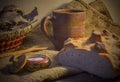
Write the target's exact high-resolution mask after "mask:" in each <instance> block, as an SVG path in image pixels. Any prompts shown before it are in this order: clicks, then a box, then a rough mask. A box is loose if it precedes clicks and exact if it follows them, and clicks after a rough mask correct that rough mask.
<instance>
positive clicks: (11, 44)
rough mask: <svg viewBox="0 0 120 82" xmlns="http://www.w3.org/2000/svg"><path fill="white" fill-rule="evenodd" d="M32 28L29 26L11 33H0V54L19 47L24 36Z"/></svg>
mask: <svg viewBox="0 0 120 82" xmlns="http://www.w3.org/2000/svg"><path fill="white" fill-rule="evenodd" d="M33 28H34V27H32V25H29V26H27V27H24V28H21V29H17V30H13V31H7V32H1V33H0V52H2V51H6V50H10V49H14V48H16V47H18V46H20V45H21V44H22V42H23V40H24V38H25V36H26V34H27V33H29V32H30V31H31V30H32V29H33Z"/></svg>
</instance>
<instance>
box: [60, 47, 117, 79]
mask: <svg viewBox="0 0 120 82" xmlns="http://www.w3.org/2000/svg"><path fill="white" fill-rule="evenodd" d="M58 61H59V63H60V64H61V65H63V66H70V67H74V68H79V69H81V70H84V71H86V72H88V73H91V74H94V75H97V76H99V77H102V78H114V77H115V74H114V71H113V67H112V65H111V63H110V62H109V61H108V60H107V59H106V58H104V57H102V56H100V55H99V54H98V53H95V52H92V51H88V50H85V49H76V48H75V47H72V46H69V47H65V48H64V49H62V51H60V53H59V54H58Z"/></svg>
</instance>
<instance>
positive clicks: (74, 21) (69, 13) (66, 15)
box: [41, 9, 86, 50]
mask: <svg viewBox="0 0 120 82" xmlns="http://www.w3.org/2000/svg"><path fill="white" fill-rule="evenodd" d="M85 18H86V13H85V12H84V11H81V10H70V9H58V10H54V11H53V16H52V17H51V16H47V17H45V18H44V19H43V20H42V23H41V24H42V26H41V30H42V31H43V33H44V34H45V35H46V37H48V38H49V39H50V40H51V41H52V43H53V44H54V45H55V48H56V49H57V50H60V49H61V48H62V47H63V44H64V41H65V40H66V39H68V38H75V39H77V38H82V37H83V36H84V33H85ZM48 20H51V21H52V23H53V36H52V35H50V33H48V31H47V27H46V24H47V21H48Z"/></svg>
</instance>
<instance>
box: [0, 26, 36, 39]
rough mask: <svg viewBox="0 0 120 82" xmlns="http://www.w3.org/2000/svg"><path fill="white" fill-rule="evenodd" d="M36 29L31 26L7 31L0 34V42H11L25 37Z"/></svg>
mask: <svg viewBox="0 0 120 82" xmlns="http://www.w3.org/2000/svg"><path fill="white" fill-rule="evenodd" d="M33 28H34V27H33V26H32V24H29V25H27V26H25V27H23V28H19V29H16V30H12V31H5V32H1V33H0V40H11V39H13V38H17V37H19V36H23V35H26V34H27V33H29V32H30V31H31V30H32V29H33Z"/></svg>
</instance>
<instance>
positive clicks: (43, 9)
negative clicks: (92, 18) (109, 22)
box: [0, 0, 120, 25]
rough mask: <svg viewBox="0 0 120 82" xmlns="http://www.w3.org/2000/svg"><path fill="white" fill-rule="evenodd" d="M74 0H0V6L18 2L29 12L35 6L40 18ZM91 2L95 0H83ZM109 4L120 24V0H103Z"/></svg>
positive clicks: (115, 20)
mask: <svg viewBox="0 0 120 82" xmlns="http://www.w3.org/2000/svg"><path fill="white" fill-rule="evenodd" d="M70 1H72V0H0V6H4V5H7V4H16V5H18V6H19V7H21V8H22V9H23V10H24V12H25V13H29V12H30V11H31V10H32V9H33V8H34V7H35V6H36V7H38V11H39V18H38V19H41V18H42V17H44V16H45V15H47V14H48V13H49V12H51V10H53V9H55V8H57V7H59V6H60V5H62V4H65V3H68V2H70ZM83 1H85V2H88V3H89V2H91V1H93V0H83ZM102 1H103V2H104V3H105V5H106V6H107V8H108V10H109V12H110V14H111V16H112V18H113V20H114V22H116V23H117V24H119V25H120V8H119V7H120V0H102Z"/></svg>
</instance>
